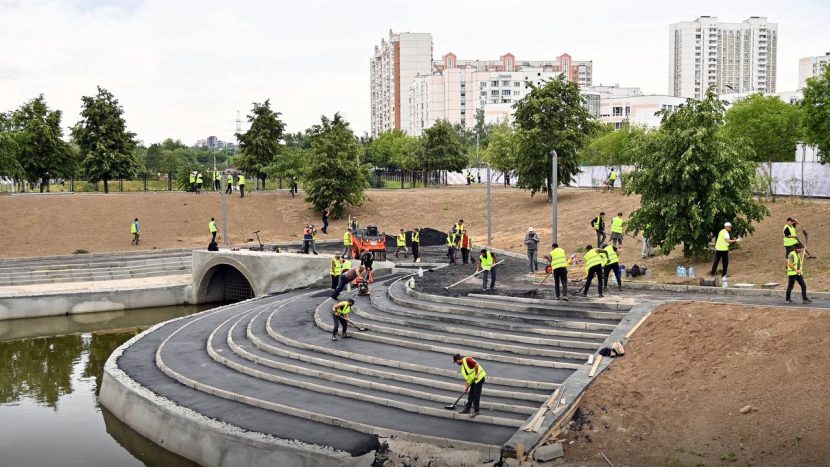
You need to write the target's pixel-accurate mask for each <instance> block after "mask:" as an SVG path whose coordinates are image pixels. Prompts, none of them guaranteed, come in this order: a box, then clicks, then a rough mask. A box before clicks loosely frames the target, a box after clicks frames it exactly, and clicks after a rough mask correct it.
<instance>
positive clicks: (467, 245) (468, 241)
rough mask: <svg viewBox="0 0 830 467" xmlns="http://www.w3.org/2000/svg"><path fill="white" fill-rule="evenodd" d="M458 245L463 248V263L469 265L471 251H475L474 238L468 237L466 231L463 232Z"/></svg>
mask: <svg viewBox="0 0 830 467" xmlns="http://www.w3.org/2000/svg"><path fill="white" fill-rule="evenodd" d="M458 245H459V246H460V247H461V262H462V263H464V264H468V263H469V261H470V250H472V249H473V238H472V237H470V236H469V235H467V231H466V230H462V231H461V239H460V240H459V242H458Z"/></svg>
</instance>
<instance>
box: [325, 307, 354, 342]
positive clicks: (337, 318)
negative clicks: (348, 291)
mask: <svg viewBox="0 0 830 467" xmlns="http://www.w3.org/2000/svg"><path fill="white" fill-rule="evenodd" d="M352 305H354V299H353V298H350V299H348V300H346V301H342V302H339V303H337V304H335V305H334V306H333V307H332V308H331V319H332V321H333V322H334V328H333V329H332V331H331V340H333V341H336V340H337V328H338V327H340V326H341V325H342V326H343V334H341V335H342V336H343V338H344V339H345V338H347V337H352V336H350V335H348V334H347V333H346V331H347V330H348V328H349V313H351V311H352Z"/></svg>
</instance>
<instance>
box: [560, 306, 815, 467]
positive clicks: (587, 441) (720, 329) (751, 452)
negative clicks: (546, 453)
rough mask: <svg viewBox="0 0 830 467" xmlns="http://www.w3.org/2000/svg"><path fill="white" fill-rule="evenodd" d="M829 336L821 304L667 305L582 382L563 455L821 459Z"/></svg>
mask: <svg viewBox="0 0 830 467" xmlns="http://www.w3.org/2000/svg"><path fill="white" fill-rule="evenodd" d="M828 333H830V313H827V312H825V311H817V310H803V309H801V310H796V309H786V308H760V307H744V306H732V305H715V306H713V305H712V304H709V303H690V304H688V303H687V304H674V305H668V306H665V307H663V308H662V309H660V310H659V311H656V312H655V313H654V314H653V315H652V316H651V317H650V318H649V320H648V321H647V322H646V323H644V325H643V326H641V327H640V328H639V330H638V331H637V332H636V333H635V334H634V336H633V337H632V339H631V341H630V342H629V344H628V345H627V346H626V351H627V354H626V356H625V357H623V358H621V359H618V360H615V361H614V362H613V363H612V365H611V366H610V367H609V368H608V369H607V370H606V371H605V372H604V373H602V374H601V375H600V376H599V378H598V379H597V381H595V382H594V384H593V385H592V386H591V387H590V388H589V389H588V392H587V393H586V395H585V396H584V397H583V399H582V403H581V405H580V413H581V416H579V417H577V418H576V420H575V421H576V422H577V423H575V424H574V425H571V428H570V429H569V432H568V433H567V435H566V438H567V441H566V442H565V444H566V458H567V459H568V461H570V462H574V463H575V464H574V465H580V463H581V462H583V461H588V462H590V465H606V464H605V462H604V461H603V460H602V458H601V457H600V453H605V454H606V455H607V456H608V457H609V458H610V459H611V461H612V462H613V463H614V465H617V466H624V465H669V466H685V465H688V466H696V465H709V466H711V465H727V464H733V463H734V465H763V466H767V465H768V466H785V465H827V462H828V459H830V443H828V440H830V437H828V429H830V421H828V418H827V417H826V414H827V407H828V405H830V394H828V392H827V385H828V376H827V375H828V374H830V362H829V361H828V360H827V359H826V358H825V357H824V356H823V353H824V352H823V349H824V347H825V336H827V335H828ZM746 406H751V407H752V408H751V409H750V411H749V412H748V413H746V414H742V413H741V409H742V408H744V407H746ZM570 441H574V442H573V444H569V442H570Z"/></svg>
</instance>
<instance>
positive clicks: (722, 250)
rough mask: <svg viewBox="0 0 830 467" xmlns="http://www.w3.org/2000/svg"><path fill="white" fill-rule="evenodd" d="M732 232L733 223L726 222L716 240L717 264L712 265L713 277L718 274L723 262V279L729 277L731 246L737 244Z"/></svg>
mask: <svg viewBox="0 0 830 467" xmlns="http://www.w3.org/2000/svg"><path fill="white" fill-rule="evenodd" d="M730 232H732V223H730V222H726V223H725V224H723V228H722V229H721V230H720V232H718V238H717V239H716V240H715V262H714V263H713V264H712V272H711V273H710V274H711V275H713V276H714V275H715V273H717V272H718V262H720V261H723V277H729V275H728V274H727V270H728V269H729V245H731V244H733V243H735V242H737V241H738V240H736V239H733V238H732V237H731V236H730V235H729V233H730Z"/></svg>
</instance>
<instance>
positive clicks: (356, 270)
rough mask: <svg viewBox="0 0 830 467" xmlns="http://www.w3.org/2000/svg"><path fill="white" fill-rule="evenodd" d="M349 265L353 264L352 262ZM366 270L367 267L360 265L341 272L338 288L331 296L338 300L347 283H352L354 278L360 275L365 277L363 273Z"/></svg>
mask: <svg viewBox="0 0 830 467" xmlns="http://www.w3.org/2000/svg"><path fill="white" fill-rule="evenodd" d="M349 265H351V263H349ZM365 271H366V268H364V267H363V266H360V265H358V266H355V267H353V268H349V269H346V270H344V271H343V273H342V274H340V282H338V283H337V288H336V289H334V292H332V293H331V298H332V299H333V300H337V299H338V298H339V297H340V292H342V291H343V289H345V288H346V286H347V285H349V284H351V282H352V281H353V280H355V279H357V278H358V276H359V277H360V278H361V279H363V273H364V272H365Z"/></svg>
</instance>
